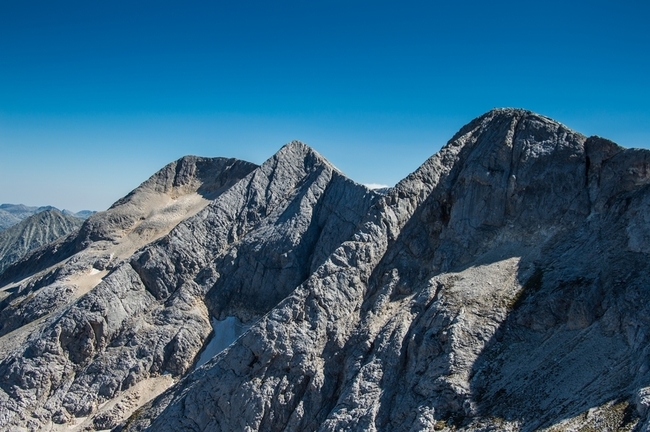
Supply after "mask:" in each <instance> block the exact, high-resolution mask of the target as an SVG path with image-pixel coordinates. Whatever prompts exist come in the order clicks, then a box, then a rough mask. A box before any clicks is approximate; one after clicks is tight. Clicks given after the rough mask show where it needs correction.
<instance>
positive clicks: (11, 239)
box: [0, 209, 83, 273]
mask: <svg viewBox="0 0 650 432" xmlns="http://www.w3.org/2000/svg"><path fill="white" fill-rule="evenodd" d="M82 222H83V221H82V220H81V219H79V218H76V217H72V216H67V215H64V214H63V213H61V212H60V211H58V210H55V209H52V210H44V211H42V212H39V213H36V214H34V215H32V216H29V217H27V218H26V219H24V220H23V221H21V222H19V223H18V224H16V225H13V226H12V227H10V228H8V229H6V230H4V231H2V232H0V273H2V272H3V271H4V269H5V268H7V266H9V265H10V264H12V263H14V262H16V261H18V260H19V259H20V258H22V257H23V256H25V255H27V253H28V252H30V251H32V250H34V249H37V248H39V247H41V246H44V245H46V244H48V243H51V242H53V241H55V240H57V239H58V238H60V237H63V236H65V235H68V234H70V233H71V232H73V231H75V230H77V229H78V228H79V227H80V226H81V223H82Z"/></svg>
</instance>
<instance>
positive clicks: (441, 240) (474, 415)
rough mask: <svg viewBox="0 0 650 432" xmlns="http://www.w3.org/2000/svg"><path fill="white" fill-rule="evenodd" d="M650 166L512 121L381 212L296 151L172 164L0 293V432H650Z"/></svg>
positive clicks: (435, 159)
mask: <svg viewBox="0 0 650 432" xmlns="http://www.w3.org/2000/svg"><path fill="white" fill-rule="evenodd" d="M649 167H650V153H649V152H647V151H642V150H634V149H632V150H626V149H623V148H621V147H619V146H617V145H616V144H614V143H612V142H610V141H608V140H605V139H602V138H599V137H591V138H586V137H584V136H582V135H580V134H578V133H575V132H573V131H571V130H569V129H567V128H566V127H565V126H563V125H561V124H559V123H557V122H554V121H552V120H550V119H548V118H545V117H542V116H539V115H536V114H533V113H531V112H528V111H523V110H512V109H504V110H493V111H491V112H489V113H487V114H485V115H483V116H481V117H479V118H477V119H475V120H474V121H472V122H471V123H469V124H468V125H467V126H465V127H463V128H462V129H461V130H460V131H459V132H458V133H457V134H456V135H455V136H454V137H453V138H452V139H451V140H450V141H449V143H448V144H447V145H446V146H445V147H443V148H442V149H441V150H440V151H439V152H438V153H437V154H435V155H434V156H432V157H431V158H430V159H429V160H427V161H426V162H425V163H424V164H423V165H422V166H421V167H420V168H419V169H418V170H417V171H415V172H414V173H413V174H411V175H409V176H408V177H407V178H405V179H404V180H402V181H401V182H400V183H399V184H397V185H396V186H395V187H394V188H391V189H389V190H387V191H382V192H381V194H378V193H376V192H373V191H370V190H368V189H367V188H365V187H364V186H361V185H357V184H355V183H354V182H352V181H350V180H348V179H346V178H345V177H344V176H343V175H342V174H341V173H340V172H338V171H337V170H336V169H335V168H333V167H332V166H331V165H330V164H329V163H327V161H325V160H324V159H323V158H322V157H321V156H319V155H318V154H317V153H316V152H314V151H313V150H311V149H310V148H309V147H307V146H305V145H304V144H302V143H299V142H293V143H291V144H288V145H287V146H285V147H283V148H282V149H281V150H280V151H279V152H278V153H277V154H276V155H275V156H274V157H272V158H271V159H269V160H268V161H266V162H265V163H264V164H263V165H261V166H259V167H255V166H252V165H246V163H243V162H238V161H233V160H229V161H226V160H212V161H210V160H200V161H199V159H196V158H194V159H192V158H190V159H183V160H181V161H178V162H176V163H174V164H171V165H169V166H168V167H166V168H164V169H163V170H162V171H161V172H159V173H158V174H156V175H155V176H154V177H152V180H150V181H148V182H145V183H144V184H143V185H142V186H140V188H138V189H136V190H135V191H134V192H133V193H132V194H130V195H129V196H127V197H125V198H124V199H123V200H120V201H118V203H116V204H115V205H114V206H113V207H112V208H111V209H110V210H109V211H108V212H106V214H98V215H95V216H91V217H90V218H89V220H88V222H86V224H85V225H84V228H82V230H81V232H80V234H79V235H77V236H73V237H70V238H69V239H68V240H66V241H65V242H62V243H60V245H63V244H64V243H65V244H68V245H70V246H69V248H70V249H66V247H64V246H59V247H60V250H64V251H66V252H65V253H66V254H67V255H66V256H65V260H64V262H62V263H60V264H56V265H54V266H53V267H50V268H49V269H45V267H43V266H42V265H41V267H40V268H39V270H38V272H37V273H35V274H32V275H31V276H29V277H28V278H27V279H25V280H23V281H21V282H13V283H12V284H9V285H6V287H7V288H5V290H7V289H9V290H12V293H11V294H10V296H9V297H7V299H6V300H5V301H4V302H3V308H4V309H2V311H0V313H3V314H13V315H6V316H14V317H15V316H20V317H22V318H21V320H16V319H12V321H13V322H17V321H20V323H21V324H20V325H19V326H18V327H12V330H13V331H12V332H11V333H9V332H8V331H5V332H4V333H1V334H3V335H4V336H2V340H0V342H6V341H8V343H9V348H4V349H3V351H2V352H0V355H1V356H2V357H0V358H2V360H1V362H0V376H2V380H0V389H1V390H0V407H2V409H0V426H1V427H3V428H12V427H17V426H20V427H27V428H33V429H38V428H43V427H49V426H50V425H51V424H52V423H68V424H75V422H76V421H77V420H75V419H76V418H85V417H87V419H86V420H84V423H81V424H79V426H78V427H80V428H89V429H93V428H94V429H99V428H112V427H116V428H117V429H118V430H156V431H158V430H162V431H165V430H170V431H175V430H196V431H230V430H264V431H273V430H307V431H310V430H319V431H338V430H364V431H365V430H381V431H383V430H387V431H393V430H394V431H411V430H413V431H416V430H418V431H419V430H468V431H469V430H481V431H488V430H525V431H529V430H540V429H547V430H567V429H571V430H580V429H584V430H589V429H590V428H591V429H594V430H632V429H634V428H636V429H638V430H645V429H648V428H649V427H650V422H649V420H648V418H647V416H648V407H649V406H650V396H649V395H650V390H649V389H650V382H649V381H650V378H648V377H650V375H648V370H649V369H648V368H649V365H650V363H649V356H648V354H649V353H648V350H647V346H648V342H649V340H648V339H649V338H650V334H648V332H649V330H648V328H649V327H648V324H650V323H649V322H648V318H647V317H648V316H650V311H649V310H647V309H648V306H647V305H648V304H650V302H648V296H649V295H650V294H649V293H648V286H649V284H648V281H649V280H650V278H649V271H650V268H648V262H649V260H648V252H649V250H648V249H649V246H648V244H650V243H649V242H648V240H650V225H649V224H648V214H650V213H649V212H648V210H649V209H650V208H649V206H650V194H649V192H648V182H649V181H650V180H649V179H650V171H649V170H648V168H649ZM154 179H155V180H154ZM215 179H217V180H215ZM143 209H146V211H143ZM138 212H139V213H138ZM141 218H143V219H141ZM66 242H67V243H66ZM51 251H52V252H51V255H55V254H56V250H54V249H51ZM38 262H39V261H38V259H37V258H36V257H34V258H33V261H32V262H31V264H29V260H25V261H24V262H23V264H21V265H22V266H23V267H22V269H23V270H21V271H23V272H24V273H20V272H19V271H18V270H16V272H15V274H28V275H29V271H30V270H29V266H30V265H32V266H33V265H36V264H38ZM50 265H51V264H50ZM15 268H17V269H20V265H17V266H15ZM83 269H94V270H90V273H93V274H95V275H101V276H102V278H103V279H102V281H101V282H98V283H97V284H96V285H92V286H90V285H89V284H90V282H89V281H88V280H87V278H88V277H90V275H89V276H83V277H82V276H79V274H80V272H81V271H82V270H83ZM84 278H86V279H84ZM75 283H76V285H75ZM84 284H86V285H84ZM76 286H86V287H87V288H86V290H85V291H83V290H82V291H83V293H81V294H78V292H79V289H78V288H75V287H76ZM88 286H90V288H88ZM75 289H76V290H75ZM67 291H70V294H68V295H67V297H65V296H62V297H61V294H60V293H62V292H67ZM29 296H31V297H29ZM57 296H59V297H57ZM52 298H63V299H64V300H60V301H58V303H57V302H56V301H52V300H51V299H52ZM39 299H40V300H39ZM44 299H50V300H49V301H48V304H56V305H55V306H51V307H50V308H49V309H47V308H46V311H47V312H46V313H43V312H42V310H41V309H39V308H38V307H36V306H40V305H41V304H42V303H43V300H44ZM9 300H10V301H9ZM39 301H40V303H39ZM235 318H236V321H237V322H239V321H241V322H243V323H245V325H246V326H249V325H250V329H249V330H248V331H246V332H245V333H244V334H243V335H242V336H241V337H239V338H238V339H237V340H236V341H235V342H234V343H232V345H230V347H229V348H227V349H226V350H225V351H222V352H221V353H219V354H217V355H216V356H214V357H213V358H212V359H211V360H209V361H207V363H205V364H204V365H202V366H201V367H198V368H194V367H193V366H194V365H195V363H196V362H197V361H198V359H199V357H200V356H201V352H202V351H201V350H202V349H203V347H205V346H207V345H208V344H209V341H210V339H211V332H212V329H211V325H210V321H211V320H235ZM35 319H39V321H34V320H35ZM27 330H29V331H27ZM21 332H22V333H21ZM21 338H22V339H21ZM16 341H17V342H16ZM12 344H13V345H12ZM202 361H203V360H202ZM163 377H172V379H173V380H175V381H176V383H175V384H174V385H173V386H171V387H170V388H169V389H168V390H166V391H165V392H164V393H162V394H160V393H161V392H162V391H163V390H164V388H158V389H157V390H156V391H153V393H152V396H155V395H157V394H160V396H159V397H157V398H155V399H153V400H151V401H150V402H148V403H147V404H146V405H144V406H143V407H142V408H139V409H137V410H136V406H139V405H142V404H143V403H144V402H146V401H145V400H144V399H142V400H139V402H137V403H136V402H134V401H135V400H136V399H137V398H136V397H135V396H133V395H134V394H135V393H134V389H141V388H144V386H145V385H148V384H149V383H152V382H154V381H155V382H158V381H156V380H160V379H162V378H163ZM165 388H166V387H165ZM127 395H130V396H129V397H131V396H133V397H132V398H131V399H128V400H127V399H126V396H127ZM125 401H127V402H128V401H131V402H132V404H131V405H129V403H131V402H129V403H127V402H125ZM107 407H110V409H109V408H107ZM129 407H131V408H129ZM131 413H133V414H132V415H131ZM129 415H130V417H129ZM127 417H129V418H127ZM79 421H81V420H79Z"/></svg>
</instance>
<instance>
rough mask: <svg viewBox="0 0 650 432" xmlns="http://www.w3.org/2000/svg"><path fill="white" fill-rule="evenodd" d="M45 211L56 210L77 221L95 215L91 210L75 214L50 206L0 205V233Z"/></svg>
mask: <svg viewBox="0 0 650 432" xmlns="http://www.w3.org/2000/svg"><path fill="white" fill-rule="evenodd" d="M47 210H57V211H60V212H61V213H63V214H65V215H68V216H73V217H76V218H79V219H87V218H88V216H90V215H92V214H93V213H95V212H94V211H91V210H81V211H80V212H77V213H75V212H71V211H70V210H59V209H57V208H56V207H52V206H40V207H30V206H26V205H24V204H0V231H4V230H6V229H7V228H9V227H11V226H13V225H16V224H17V223H19V222H20V221H22V220H24V219H26V218H28V217H30V216H32V215H35V214H36V213H41V212H44V211H47Z"/></svg>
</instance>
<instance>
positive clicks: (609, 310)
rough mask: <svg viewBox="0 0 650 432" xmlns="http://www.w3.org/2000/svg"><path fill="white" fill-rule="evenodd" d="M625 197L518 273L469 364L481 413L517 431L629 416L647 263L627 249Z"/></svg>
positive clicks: (625, 421) (643, 322)
mask: <svg viewBox="0 0 650 432" xmlns="http://www.w3.org/2000/svg"><path fill="white" fill-rule="evenodd" d="M638 196H639V195H637V197H638ZM629 199H632V200H634V197H629V196H628V197H625V198H622V199H619V200H618V202H617V203H615V204H613V205H612V210H613V211H610V212H609V215H608V216H607V217H606V218H604V220H602V221H592V222H587V223H586V224H585V225H591V226H589V227H588V226H584V227H582V228H581V229H579V230H577V231H574V232H572V233H568V234H567V235H565V236H562V237H561V238H560V239H559V240H558V241H556V242H554V243H553V244H552V245H549V246H548V247H545V248H544V250H543V252H542V256H541V257H540V258H539V259H538V260H536V263H535V270H534V272H533V273H532V275H531V274H530V272H519V274H518V279H519V282H520V284H521V285H522V287H523V288H522V290H521V291H520V294H519V295H518V296H517V297H516V298H515V299H513V300H514V301H513V302H512V304H511V310H510V312H509V313H508V316H507V318H506V319H505V321H503V322H502V323H501V325H500V326H499V328H498V329H497V330H496V332H495V333H494V335H493V337H492V338H491V339H490V340H489V341H488V342H487V343H486V345H485V348H484V349H483V350H482V352H481V353H480V355H479V356H478V358H477V359H476V361H475V362H474V365H473V367H472V372H471V381H470V382H471V398H472V400H473V402H474V403H475V406H476V409H477V410H478V414H479V415H480V416H482V417H484V418H492V419H496V420H498V419H503V420H506V421H516V422H518V423H519V424H520V426H521V429H522V430H524V431H528V430H536V429H538V428H542V427H549V426H552V425H554V424H557V423H558V422H560V421H562V420H568V419H573V418H576V417H578V416H581V415H583V414H584V416H583V418H584V421H595V420H594V419H592V418H590V416H589V413H591V412H592V411H593V410H594V409H596V410H597V409H598V408H599V407H601V409H602V414H600V418H599V420H597V421H598V422H599V423H598V424H599V425H600V426H599V427H602V428H604V429H606V427H605V426H607V427H609V428H612V429H613V430H614V429H615V430H619V429H620V428H627V427H631V426H632V424H633V423H634V422H635V421H636V420H637V419H638V413H637V412H636V409H635V407H634V406H633V405H631V403H634V396H635V392H636V391H637V389H639V388H643V387H646V386H647V385H648V384H650V377H648V376H647V370H648V357H649V356H648V354H649V353H648V348H647V345H648V339H649V334H650V326H649V324H650V320H649V319H648V316H650V315H649V313H650V308H649V307H648V304H649V302H648V300H649V297H650V293H649V292H648V281H649V280H650V261H649V260H648V256H647V254H646V253H640V252H638V251H631V250H630V248H629V247H628V238H627V236H626V229H625V227H626V226H628V225H629V220H627V219H628V217H627V215H626V214H624V212H627V211H628V208H629V207H631V206H634V205H635V204H634V203H632V204H630V201H629ZM639 204H640V203H636V205H639ZM523 267H524V266H522V267H521V268H523ZM604 405H607V406H606V407H603V406H604ZM590 410H591V411H590ZM596 417H598V416H596ZM581 418H582V417H581ZM604 429H603V430H604Z"/></svg>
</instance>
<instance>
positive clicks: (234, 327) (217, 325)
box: [196, 316, 250, 368]
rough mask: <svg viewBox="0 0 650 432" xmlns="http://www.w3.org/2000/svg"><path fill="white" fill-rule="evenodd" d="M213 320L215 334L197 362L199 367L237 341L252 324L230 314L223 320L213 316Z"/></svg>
mask: <svg viewBox="0 0 650 432" xmlns="http://www.w3.org/2000/svg"><path fill="white" fill-rule="evenodd" d="M211 322H212V329H213V330H214V334H213V336H212V339H210V342H208V345H207V346H206V347H205V349H204V350H203V352H202V353H201V356H200V357H199V361H198V362H197V363H196V367H197V368H198V367H200V366H203V365H204V364H206V363H207V362H208V361H209V360H210V359H211V358H212V357H214V356H216V355H217V354H219V353H220V352H221V351H223V350H225V349H226V348H228V347H229V346H230V344H231V343H233V342H234V341H236V340H237V338H238V337H239V336H241V335H242V334H244V332H245V331H246V330H248V329H249V328H250V325H248V324H244V323H242V322H241V321H239V318H237V317H235V316H229V317H227V318H226V319H224V320H221V321H220V320H218V319H216V318H212V321H211Z"/></svg>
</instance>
